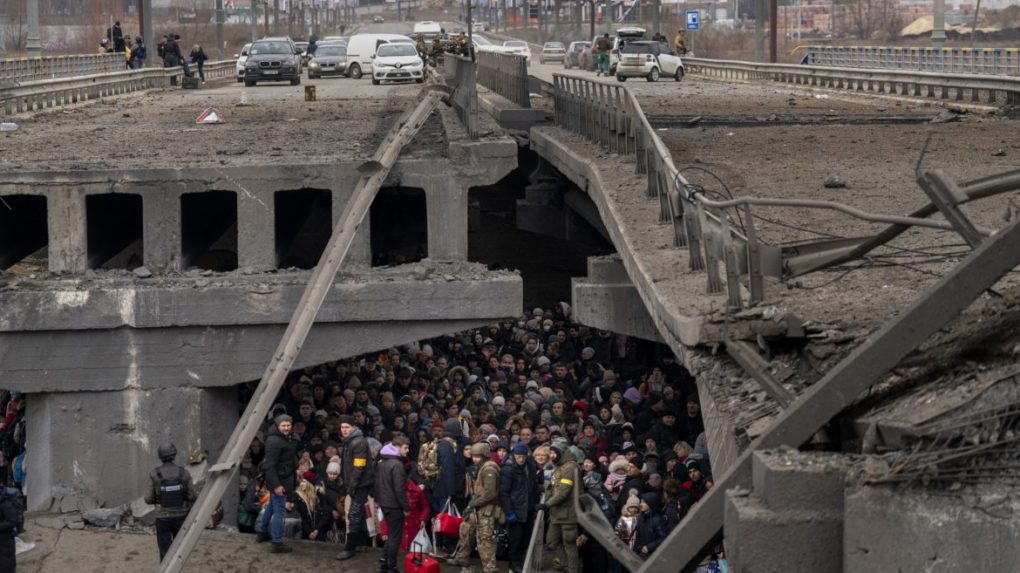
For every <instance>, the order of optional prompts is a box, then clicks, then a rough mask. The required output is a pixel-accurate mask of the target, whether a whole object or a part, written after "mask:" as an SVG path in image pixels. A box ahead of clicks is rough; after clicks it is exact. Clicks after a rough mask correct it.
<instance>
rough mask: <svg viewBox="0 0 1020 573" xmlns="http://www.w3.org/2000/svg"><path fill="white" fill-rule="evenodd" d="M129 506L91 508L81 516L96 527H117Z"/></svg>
mask: <svg viewBox="0 0 1020 573" xmlns="http://www.w3.org/2000/svg"><path fill="white" fill-rule="evenodd" d="M126 511H127V508H126V507H125V506H123V505H121V506H118V507H101V508H99V509H91V510H89V511H86V512H85V513H82V515H81V518H82V519H83V520H85V523H87V524H89V525H95V526H96V527H117V525H118V524H119V523H120V518H121V517H123V516H124V513H125V512H126Z"/></svg>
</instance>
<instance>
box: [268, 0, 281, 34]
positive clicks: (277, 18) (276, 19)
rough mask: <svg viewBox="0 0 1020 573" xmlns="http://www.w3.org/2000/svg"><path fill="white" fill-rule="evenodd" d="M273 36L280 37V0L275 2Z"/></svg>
mask: <svg viewBox="0 0 1020 573" xmlns="http://www.w3.org/2000/svg"><path fill="white" fill-rule="evenodd" d="M267 11H268V7H267ZM273 35H274V36H279V35H280V0H273Z"/></svg>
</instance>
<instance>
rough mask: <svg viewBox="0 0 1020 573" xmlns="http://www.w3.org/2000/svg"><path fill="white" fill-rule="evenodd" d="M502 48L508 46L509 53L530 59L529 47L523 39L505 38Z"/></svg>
mask: <svg viewBox="0 0 1020 573" xmlns="http://www.w3.org/2000/svg"><path fill="white" fill-rule="evenodd" d="M503 47H504V48H509V53H511V54H518V55H521V56H524V59H525V60H527V61H529V62H530V61H531V48H530V47H528V43H527V42H525V41H523V40H507V41H505V42H503Z"/></svg>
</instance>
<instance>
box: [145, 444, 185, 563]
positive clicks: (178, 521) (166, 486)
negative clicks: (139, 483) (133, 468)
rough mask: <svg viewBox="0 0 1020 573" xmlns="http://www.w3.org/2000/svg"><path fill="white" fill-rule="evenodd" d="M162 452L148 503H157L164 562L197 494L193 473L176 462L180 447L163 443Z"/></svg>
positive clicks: (161, 551)
mask: <svg viewBox="0 0 1020 573" xmlns="http://www.w3.org/2000/svg"><path fill="white" fill-rule="evenodd" d="M158 454H159V460H160V461H161V462H163V464H162V465H161V466H159V467H158V468H156V469H154V470H152V473H150V474H149V482H150V486H149V493H147V494H146V495H145V503H148V504H149V505H155V506H156V544H157V545H159V560H160V561H162V560H163V557H164V556H165V555H166V552H167V551H168V550H169V549H170V545H171V544H172V543H173V542H174V537H177V532H179V531H180V530H181V526H182V525H184V518H185V517H187V515H188V510H189V509H191V504H192V503H193V502H194V501H195V497H196V496H195V488H194V487H193V486H192V484H191V474H190V473H189V472H188V470H187V469H185V468H183V467H181V466H179V465H177V464H175V463H174V459H175V458H177V448H176V447H174V445H173V444H170V443H166V444H162V445H161V446H159V450H158Z"/></svg>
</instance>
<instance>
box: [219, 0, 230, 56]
mask: <svg viewBox="0 0 1020 573" xmlns="http://www.w3.org/2000/svg"><path fill="white" fill-rule="evenodd" d="M216 47H217V48H218V49H219V51H220V59H221V60H225V59H226V58H227V54H226V53H225V52H224V46H223V0H216Z"/></svg>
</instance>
